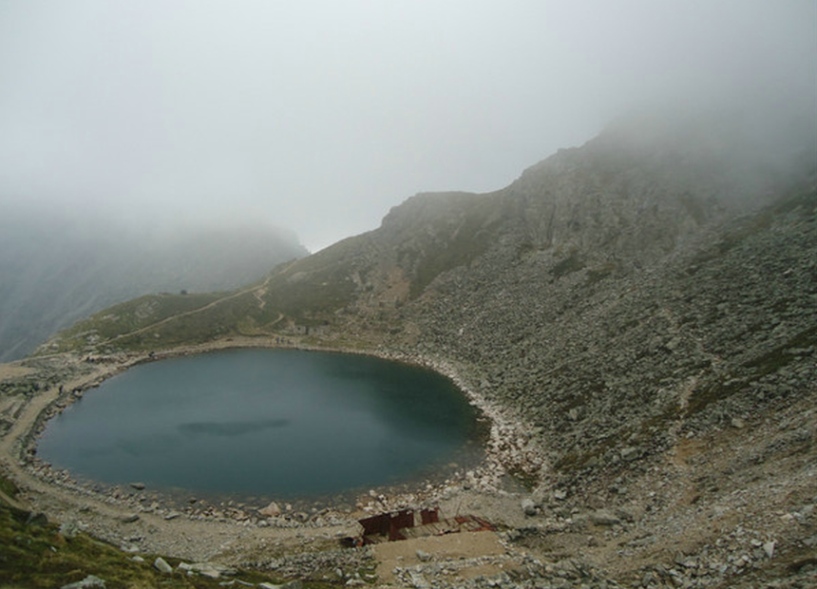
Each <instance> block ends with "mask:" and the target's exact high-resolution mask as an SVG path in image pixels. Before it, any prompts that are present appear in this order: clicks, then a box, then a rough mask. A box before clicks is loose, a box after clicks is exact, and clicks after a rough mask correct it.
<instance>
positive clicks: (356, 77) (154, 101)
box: [0, 0, 817, 251]
mask: <svg viewBox="0 0 817 589" xmlns="http://www.w3.org/2000/svg"><path fill="white" fill-rule="evenodd" d="M747 103H751V104H757V105H761V108H763V107H768V108H769V109H770V110H769V112H770V113H776V114H782V113H785V114H786V115H793V116H795V115H798V114H802V115H806V116H809V117H813V116H814V114H815V111H817V3H814V2H811V1H808V0H788V1H782V2H776V3H767V2H746V1H735V0H720V1H715V2H684V3H669V2H645V1H635V0H631V1H626V2H617V3H609V2H601V1H592V2H580V3H566V2H544V1H542V2H539V1H528V2H523V1H512V2H501V3H500V2H459V1H457V2H454V1H452V2H443V3H435V4H431V3H418V2H389V3H381V2H368V1H363V0H358V1H354V2H345V3H336V2H327V1H320V2H318V1H314V2H297V3H295V2H261V1H246V2H240V3H229V4H228V3H222V2H192V1H187V0H185V1H171V2H140V3H110V2H101V1H75V2H70V3H59V4H57V3H48V2H41V1H25V2H23V1H8V0H6V1H2V2H0V129H2V133H0V214H3V211H8V210H11V209H15V208H18V209H19V208H21V207H23V208H31V207H39V208H40V209H42V210H47V211H50V212H51V214H53V215H57V216H59V215H66V216H69V217H70V216H73V217H75V218H86V220H87V222H88V224H89V226H90V227H91V228H93V227H94V226H99V227H102V226H104V225H105V224H106V223H107V222H108V221H109V220H113V219H115V220H116V221H115V223H118V224H124V225H128V224H133V225H134V226H139V225H140V224H141V225H144V224H146V223H160V224H167V225H169V226H172V225H174V224H176V223H188V224H190V223H192V224H199V223H204V224H210V225H219V224H225V223H230V224H233V225H234V224H238V223H248V222H252V223H254V224H267V225H273V226H276V227H281V228H285V229H289V230H291V231H294V232H295V233H296V234H297V235H298V237H299V238H300V240H301V242H302V243H303V244H304V245H305V246H306V247H307V248H308V249H310V250H311V251H316V250H318V249H321V248H323V247H325V246H327V245H330V244H332V243H334V242H336V241H338V240H339V239H342V238H344V237H348V236H350V235H354V234H357V233H361V232H363V231H367V230H369V229H373V228H375V227H377V226H378V225H379V222H380V219H381V218H382V217H383V216H384V215H385V214H386V213H387V212H388V210H389V209H390V208H391V207H392V206H394V205H397V204H399V203H400V202H402V201H403V200H405V199H406V198H408V197H410V196H411V195H413V194H415V193H417V192H424V191H438V190H466V191H472V192H488V191H491V190H496V189H499V188H502V187H504V186H506V185H507V184H509V183H510V182H511V181H513V180H514V179H515V178H516V177H518V175H519V174H520V173H521V172H522V170H523V169H524V168H525V167H527V166H530V165H532V164H534V163H536V162H537V161H540V160H542V159H544V158H545V157H547V156H548V155H550V154H552V153H553V152H555V151H556V150H557V149H559V148H562V147H571V146H577V145H581V144H582V143H584V142H585V141H587V140H589V139H591V138H592V137H593V136H594V135H596V134H597V133H598V132H599V131H600V130H601V129H602V128H604V127H605V126H606V125H607V124H608V123H610V122H611V121H612V120H614V119H616V118H617V117H619V116H621V115H625V114H627V113H633V112H638V111H640V110H643V109H651V108H669V109H672V108H684V109H690V108H693V109H694V108H706V107H709V106H712V105H715V106H718V107H720V108H724V107H725V106H726V105H731V104H736V105H745V104H747ZM759 112H762V110H761V111H759Z"/></svg>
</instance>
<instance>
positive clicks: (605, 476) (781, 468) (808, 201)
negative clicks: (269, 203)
mask: <svg viewBox="0 0 817 589" xmlns="http://www.w3.org/2000/svg"><path fill="white" fill-rule="evenodd" d="M682 130H683V133H681V135H680V138H679V137H678V136H673V138H672V139H671V140H670V141H668V143H667V144H666V145H663V144H661V146H659V144H657V143H656V142H657V141H658V142H659V143H660V141H659V140H660V137H661V136H662V133H661V132H659V130H656V129H654V128H650V129H649V131H650V132H649V133H648V134H647V136H646V137H644V138H643V139H642V135H640V134H639V130H636V131H633V132H632V133H634V138H633V137H629V136H626V133H625V137H624V139H622V137H621V134H622V133H623V131H621V130H620V128H615V129H614V130H613V132H606V133H602V135H600V136H599V137H597V138H596V139H593V140H591V141H589V142H588V143H586V144H585V145H584V146H582V147H580V148H572V149H568V150H561V151H560V152H557V153H556V154H554V155H553V156H551V157H550V158H548V159H546V160H544V161H543V162H540V163H538V164H536V165H534V166H532V167H530V168H528V169H527V170H525V171H524V172H523V173H522V174H521V176H520V177H519V178H518V179H517V180H516V181H514V182H513V183H511V184H510V185H509V186H508V187H506V188H504V189H502V190H499V191H495V192H492V193H487V194H481V195H480V194H469V193H462V192H451V193H422V194H419V195H416V196H414V197H411V198H409V199H408V200H406V201H405V202H404V203H402V204H401V205H398V206H397V207H394V208H393V209H392V210H391V211H389V213H388V214H387V215H386V216H385V217H384V219H383V222H382V224H381V226H380V227H379V228H377V229H374V230H372V231H370V232H368V233H364V234H361V235H358V236H354V237H350V238H348V239H346V240H343V241H341V242H339V243H337V244H335V245H333V246H330V247H329V248H326V249H324V250H322V251H321V252H318V253H316V254H314V255H312V256H309V257H307V258H304V259H301V260H295V261H293V262H290V263H285V264H281V265H279V266H278V267H277V268H276V269H274V270H273V271H272V272H271V273H270V274H269V275H268V276H267V277H266V278H265V279H264V280H263V281H260V282H258V283H256V284H255V285H251V286H249V287H246V288H245V289H243V290H239V291H233V292H231V293H224V294H222V295H210V296H209V298H208V296H207V295H203V298H201V299H200V300H192V299H189V298H188V299H184V297H180V296H178V295H166V296H164V297H146V298H144V299H140V300H139V301H138V302H131V303H123V304H122V305H121V306H119V307H117V308H114V309H111V310H108V311H106V312H103V313H100V314H98V315H96V316H94V317H92V318H90V319H89V320H87V321H85V322H81V323H79V324H78V325H77V326H75V328H72V330H70V331H68V332H63V333H62V334H59V335H58V336H57V337H55V338H54V339H52V340H51V341H50V342H49V343H48V345H47V346H44V347H43V348H42V349H41V351H42V352H43V353H54V352H61V351H71V352H74V353H78V354H81V355H88V354H91V355H102V356H105V355H110V356H111V357H115V356H116V354H118V353H120V352H123V351H129V350H131V351H132V350H137V351H140V352H141V353H146V352H147V351H150V350H154V349H157V350H161V349H164V348H172V347H173V346H177V345H182V344H190V343H204V342H214V341H216V342H225V341H229V340H230V338H239V337H240V338H242V341H245V342H246V341H248V340H249V341H252V338H254V337H255V338H259V339H263V340H264V341H275V340H276V338H277V339H279V340H281V339H283V340H286V341H291V342H294V345H300V346H307V347H309V346H315V347H320V348H327V349H355V350H359V351H363V352H377V353H381V354H386V355H394V356H396V357H399V358H403V359H409V360H414V361H418V362H419V361H425V362H431V363H437V364H439V365H447V366H451V367H453V368H454V371H455V372H456V373H457V374H458V375H460V376H461V377H462V381H461V384H462V385H463V386H464V387H466V388H467V389H469V390H473V391H476V392H477V393H478V394H479V395H480V396H481V397H482V398H484V399H485V400H486V402H488V403H490V404H491V405H492V406H497V407H501V408H503V410H504V411H505V412H506V413H507V415H509V416H512V419H513V421H514V422H515V423H517V424H518V429H517V430H516V434H514V435H518V436H519V437H518V439H516V438H514V439H509V440H506V442H507V444H509V446H510V447H511V448H512V451H510V452H509V453H508V454H506V462H505V463H504V465H503V467H502V468H503V469H504V472H506V473H508V474H510V475H512V476H514V477H516V478H517V479H518V480H519V481H522V482H523V483H524V484H527V485H529V488H528V491H527V494H528V497H529V501H530V503H526V504H525V505H526V507H525V513H526V514H528V515H527V516H526V517H530V518H532V519H530V520H529V521H530V526H532V527H531V529H528V528H527V527H524V528H519V529H518V530H517V532H518V533H517V534H516V535H513V534H512V536H513V538H512V539H511V540H510V541H511V542H512V543H513V544H514V545H516V546H525V547H527V548H529V549H531V550H533V551H534V553H535V554H538V555H540V556H541V557H542V558H551V557H554V548H553V545H552V544H553V540H549V537H550V536H549V535H550V534H560V535H559V541H560V542H563V543H564V545H565V546H567V547H569V549H568V555H570V554H572V555H573V556H575V555H576V554H579V553H581V554H585V553H588V554H589V555H590V556H588V558H589V559H591V560H592V562H593V566H595V567H600V569H601V570H604V571H607V573H605V574H606V575H608V576H607V577H605V578H608V579H609V578H612V577H615V578H616V579H618V580H619V581H622V582H625V583H626V584H627V586H632V585H633V584H638V583H641V585H642V586H644V587H652V586H656V587H661V586H670V585H672V586H675V585H676V583H675V581H673V580H672V579H679V580H680V582H681V584H682V586H683V584H684V583H686V584H687V585H689V586H696V585H695V584H697V585H698V586H707V587H708V586H713V587H722V586H745V587H751V586H756V584H757V583H761V582H767V581H771V580H775V579H792V581H791V583H792V584H790V585H786V584H783V585H781V586H791V587H795V586H797V584H796V583H798V582H800V580H804V579H806V578H807V577H808V575H809V574H811V572H810V571H813V565H810V564H808V563H809V562H811V561H809V560H808V559H809V556H808V555H809V554H810V551H811V550H813V546H814V542H815V540H814V538H815V537H817V520H815V517H814V504H813V498H814V497H815V496H817V482H815V481H817V478H815V477H814V474H815V471H814V468H815V467H814V465H815V464H817V413H815V412H814V410H813V407H814V403H815V401H817V398H815V395H817V389H815V387H814V383H815V382H817V364H815V362H814V359H815V357H817V330H816V329H815V327H814V326H815V325H817V258H815V255H814V252H815V251H817V157H815V152H814V150H813V145H812V144H811V143H809V144H808V145H807V146H806V148H805V149H801V147H802V146H800V147H798V146H796V145H794V144H792V145H790V146H788V148H787V149H785V150H784V151H785V152H786V153H791V154H797V155H796V157H795V158H794V160H786V161H785V162H781V161H780V157H779V154H778V153H772V154H770V159H769V161H767V162H765V163H764V162H762V161H759V160H758V158H757V154H758V153H762V149H761V148H760V147H759V146H751V145H744V146H742V151H743V152H745V153H748V154H750V157H748V159H746V158H743V153H741V154H736V153H734V152H733V151H730V147H731V146H733V145H734V140H732V139H729V140H728V141H721V140H720V139H718V134H720V133H722V132H723V129H722V128H720V127H718V128H717V129H714V130H713V129H709V128H707V126H706V125H703V127H697V128H691V127H689V126H682ZM712 133H714V134H715V137H714V138H712ZM744 136H745V135H742V134H740V133H737V137H738V138H742V137H744ZM765 139H766V138H764V145H765V144H768V142H766V141H765ZM622 142H623V144H622ZM702 142H703V144H704V147H703V148H702V149H701V150H698V149H697V148H696V146H698V145H700V144H701V143H702ZM619 148H620V149H619ZM724 149H725V151H724ZM804 153H805V154H806V155H805V156H803V154H804ZM761 160H762V158H761ZM182 303H183V304H184V305H187V307H186V308H185V310H184V311H183V312H181V313H180V312H179V309H178V306H179V305H181V304H182ZM174 306H176V307H177V308H176V309H174ZM174 313H175V314H174ZM177 318H178V319H177ZM472 478H473V480H471V479H469V478H468V476H467V475H466V480H465V483H464V485H466V486H467V487H468V489H471V488H476V489H477V490H479V489H481V487H480V485H481V483H480V481H479V477H477V476H474V477H472ZM485 492H486V493H489V492H490V489H487V488H486V489H485ZM587 513H590V515H589V516H588V515H587ZM600 513H601V514H602V515H599V514H600ZM582 514H584V516H583V517H584V519H582V518H581V517H580V515H582ZM779 514H788V515H790V516H791V518H789V519H792V518H793V519H797V518H799V519H798V521H800V522H801V524H799V525H798V526H790V525H788V524H787V523H786V522H787V521H789V520H788V519H781V517H780V516H779ZM795 514H797V515H795ZM809 514H811V515H809ZM574 516H575V517H574ZM588 518H589V519H588ZM593 518H596V519H593ZM599 522H606V523H599ZM530 526H529V527H530ZM588 536H590V537H591V538H592V542H593V543H595V544H593V543H590V544H588V542H589V540H588ZM772 540H773V541H774V542H775V546H778V548H777V549H776V550H777V553H776V554H778V556H777V557H776V558H775V559H772V557H771V556H768V557H767V556H764V554H767V555H768V551H766V552H764V551H763V550H759V549H758V548H759V547H762V546H764V545H765V544H767V543H768V542H770V541H772ZM757 542H760V544H756V543H757ZM596 545H598V546H600V548H599V550H595V549H594V548H593V546H596ZM773 550H775V549H773ZM571 551H572V552H571ZM739 553H740V554H743V553H745V554H750V555H751V556H747V557H746V560H744V559H743V557H742V556H741V557H740V558H738V555H739ZM679 555H680V556H679ZM631 557H632V558H631ZM679 563H680V564H679ZM787 567H788V568H787ZM809 567H812V568H809ZM580 576H581V575H580ZM644 579H646V580H644ZM441 582H442V581H441ZM441 586H444V585H441Z"/></svg>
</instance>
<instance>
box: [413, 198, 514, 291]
mask: <svg viewBox="0 0 817 589" xmlns="http://www.w3.org/2000/svg"><path fill="white" fill-rule="evenodd" d="M493 206H494V203H493V201H492V200H490V199H479V198H478V197H472V198H471V199H469V202H468V208H466V209H465V210H464V211H463V212H462V213H461V219H460V222H459V223H458V224H457V225H456V227H454V228H453V231H452V232H451V234H450V235H448V236H446V238H444V239H442V240H436V242H435V243H432V244H430V245H429V246H428V247H427V249H426V251H424V252H422V255H421V254H419V253H417V252H409V251H407V250H406V251H404V252H403V255H404V256H406V259H407V260H409V261H410V262H413V261H414V260H416V267H415V274H414V279H413V281H412V283H411V287H410V289H409V297H410V298H412V299H415V298H417V297H418V296H420V294H422V292H423V291H424V290H425V288H426V287H427V286H428V285H429V284H431V282H432V281H433V280H434V279H435V278H437V276H439V275H440V274H442V273H443V272H446V271H448V270H452V269H454V268H457V267H458V266H463V265H465V264H469V263H471V262H472V261H473V260H475V259H476V258H478V257H479V256H481V255H482V254H484V253H485V251H486V250H487V249H488V247H489V246H490V245H491V244H492V242H493V240H494V235H495V230H496V228H497V226H498V224H499V219H498V218H495V219H493V220H490V219H492V216H491V214H490V212H491V211H490V209H491V207H493ZM485 219H489V221H488V222H486V221H485Z"/></svg>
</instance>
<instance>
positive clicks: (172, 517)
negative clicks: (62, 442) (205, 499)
mask: <svg viewBox="0 0 817 589" xmlns="http://www.w3.org/2000/svg"><path fill="white" fill-rule="evenodd" d="M243 348H280V349H299V350H306V351H321V352H338V353H352V354H363V355H369V356H375V357H380V358H383V359H389V360H396V361H401V362H405V363H407V364H412V365H415V366H421V367H424V368H431V369H433V370H435V371H436V372H438V373H440V374H443V375H444V376H446V377H448V378H450V379H451V380H452V381H454V383H455V384H456V385H457V386H458V388H459V389H460V390H461V391H462V392H463V394H465V395H466V396H467V398H468V399H469V401H470V402H471V403H472V404H473V405H475V406H476V407H478V408H479V409H480V410H481V412H482V413H483V414H484V415H485V416H486V417H487V418H488V419H490V433H489V438H488V440H487V443H486V446H485V452H486V455H485V458H484V459H483V461H482V463H481V464H480V465H479V466H477V467H476V468H474V469H471V470H468V471H466V472H459V473H455V475H454V476H451V477H449V478H447V479H446V480H444V481H442V482H440V483H436V484H428V485H426V486H425V487H423V488H414V489H409V490H404V491H402V492H397V491H396V490H394V489H388V488H384V489H370V490H369V491H368V492H366V493H363V494H361V495H360V496H358V497H357V498H356V501H355V503H354V506H353V507H352V508H351V509H344V510H340V511H338V510H333V509H331V507H327V508H325V509H322V510H317V511H316V512H311V513H307V512H303V511H297V510H296V509H295V508H294V507H293V509H292V510H291V511H289V512H287V511H286V509H285V507H286V504H284V505H283V506H282V507H284V509H282V513H281V515H280V516H277V517H269V518H267V517H260V516H259V513H258V510H259V509H261V508H262V507H263V505H255V506H235V505H228V504H225V505H204V504H202V505H199V506H197V507H196V509H195V510H193V511H192V513H184V512H182V511H180V510H179V509H176V505H173V504H165V503H163V502H164V501H165V498H164V497H161V496H157V495H152V494H151V493H150V491H149V490H148V492H147V493H146V492H145V491H138V490H136V489H123V488H118V489H108V490H105V489H101V490H102V491H103V492H102V493H99V492H98V491H95V490H94V489H93V486H91V488H89V486H88V485H86V484H79V483H77V482H76V481H74V480H73V479H72V478H71V476H70V474H69V473H66V472H54V471H53V470H52V469H51V468H50V467H48V466H47V465H44V464H42V463H40V462H39V461H38V459H37V458H36V450H35V448H36V443H37V440H38V435H39V433H40V432H41V431H42V429H43V428H44V427H45V424H46V423H47V421H48V419H50V418H52V417H53V416H55V415H56V414H57V413H58V412H60V411H62V410H64V409H65V407H67V406H68V405H70V404H71V403H73V402H75V401H76V400H78V399H79V398H81V396H82V394H84V392H85V391H87V390H88V389H90V388H94V387H96V386H98V385H99V384H101V383H102V382H104V381H105V380H107V379H108V378H111V377H112V376H115V375H116V374H120V373H121V372H123V371H125V370H128V369H129V368H131V367H133V366H136V365H139V364H142V363H145V362H152V361H158V360H161V359H165V358H172V357H179V356H188V355H195V354H203V353H207V352H212V351H219V350H226V349H243ZM62 358H63V360H62V361H63V362H66V363H67V364H72V365H73V366H74V368H76V367H77V366H80V367H81V368H83V369H85V370H86V373H85V374H84V375H83V376H81V377H79V378H78V379H75V380H73V381H68V382H62V383H60V384H59V385H55V386H54V387H52V388H51V389H49V391H46V393H41V395H39V396H38V398H40V397H42V395H43V394H45V395H46V397H48V398H44V400H45V401H46V402H45V403H43V402H42V401H41V402H40V404H41V405H42V406H41V407H39V408H38V410H37V411H36V413H37V414H36V415H35V416H34V417H33V419H32V418H31V417H30V416H29V421H30V423H29V424H28V427H27V428H25V427H24V426H25V424H22V426H23V429H25V431H23V432H20V431H19V430H18V433H17V434H16V436H14V437H13V439H11V440H5V442H8V443H7V444H5V445H4V447H5V448H6V452H3V453H2V454H4V455H3V456H2V458H3V460H4V461H5V462H9V461H14V462H15V463H17V465H16V466H17V468H12V469H11V470H12V472H11V475H12V478H14V479H22V480H20V481H18V482H19V483H21V487H22V488H24V489H25V488H29V489H31V488H32V487H35V489H34V490H35V494H37V495H39V496H40V497H43V496H48V495H55V496H57V497H56V498H57V499H58V500H59V501H58V503H59V504H60V505H61V506H60V507H59V508H58V509H57V510H56V511H57V516H58V517H60V515H61V514H62V515H63V516H64V515H65V514H70V513H74V514H76V513H86V514H87V513H88V510H89V509H90V510H96V511H98V512H100V513H104V512H106V511H109V510H110V509H113V511H114V513H115V514H116V515H114V516H112V517H113V518H114V520H116V523H115V524H112V522H110V521H108V523H106V524H102V525H99V526H97V527H96V530H95V535H97V536H98V537H101V538H103V539H108V540H109V541H113V542H114V543H116V540H117V539H120V540H121V538H122V536H119V534H118V533H117V532H116V531H115V530H116V528H117V527H119V521H120V520H122V518H125V519H128V518H130V519H132V517H133V514H138V515H139V517H141V518H150V519H151V520H152V521H154V522H157V523H154V524H153V525H154V527H156V526H157V525H158V526H159V527H160V528H165V527H167V528H169V529H168V530H166V532H167V534H168V536H169V537H170V542H171V544H173V540H172V538H175V537H176V536H177V535H178V534H177V531H178V529H179V526H180V525H181V527H184V524H180V523H179V522H180V520H184V521H185V522H187V523H190V524H193V523H198V522H203V523H205V525H210V524H218V525H227V526H235V525H238V526H241V527H248V526H249V527H250V528H253V529H257V530H264V531H266V530H273V529H277V530H286V529H309V530H319V529H320V530H322V529H325V527H326V526H329V527H330V528H333V529H334V528H338V527H341V528H342V527H347V528H348V526H350V525H355V522H356V519H357V518H359V517H360V516H361V515H365V514H371V513H380V512H386V511H391V510H395V509H398V508H404V507H417V506H425V505H434V504H439V503H441V502H443V501H446V500H449V499H451V497H453V496H456V495H457V494H458V493H461V492H468V493H477V494H488V495H497V494H499V495H500V496H501V495H503V494H507V491H506V490H504V488H503V487H504V486H505V485H506V483H507V481H506V478H507V474H508V469H507V468H506V465H507V464H511V465H513V464H519V463H520V462H523V461H524V460H528V461H529V462H528V463H527V466H528V468H529V469H530V468H531V467H532V468H541V461H540V460H539V457H540V456H541V455H542V454H541V453H538V452H531V449H530V447H528V446H527V445H526V444H527V441H526V436H525V433H524V431H523V429H524V428H523V427H521V426H518V425H514V424H513V423H512V421H511V419H510V418H509V417H508V416H507V415H506V414H505V413H504V412H503V411H502V410H501V409H500V408H498V407H497V406H495V405H493V404H491V403H489V402H488V401H486V400H485V399H484V398H482V397H481V396H480V395H478V394H477V393H476V392H475V391H474V389H473V387H471V386H469V383H468V380H467V378H465V377H463V376H462V374H460V372H459V371H458V370H457V369H456V368H455V367H454V366H452V365H450V364H445V363H444V362H441V361H438V360H431V359H428V358H423V357H421V356H417V355H411V354H406V353H403V352H399V351H393V350H386V349H376V350H359V349H344V348H336V347H323V346H313V345H302V344H301V343H300V342H298V343H295V344H293V345H283V346H282V345H280V344H279V343H276V341H275V338H236V337H232V338H224V339H222V340H218V341H214V342H208V343H205V344H199V345H186V346H177V347H174V348H169V349H166V350H158V351H155V352H149V353H148V352H146V353H128V354H116V355H112V356H85V357H82V358H80V357H76V356H62ZM42 360H44V359H38V358H37V357H33V358H30V359H28V360H27V361H26V362H25V363H28V364H32V365H34V364H36V363H37V362H38V361H42ZM70 372H71V371H70V370H66V373H70ZM60 387H61V388H60ZM16 441H22V442H24V444H23V445H21V446H19V449H18V451H16V452H15V451H13V450H12V448H11V446H12V445H13V444H14V443H15V442H16ZM531 457H533V460H530V459H531ZM15 471H16V472H15ZM32 483H34V484H33V485H32ZM145 497H149V500H148V501H146V500H145ZM50 502H51V501H50V500H48V501H44V502H43V501H38V503H50ZM89 503H91V504H92V506H91V507H89ZM69 517H70V516H69ZM74 517H76V515H75V516H74ZM86 518H87V516H86ZM60 519H64V517H61V518H60ZM106 519H108V520H110V519H111V516H110V515H108V516H106ZM207 522H209V523H207ZM174 529H175V530H177V531H176V532H174V531H173V530H174ZM112 530H113V532H112ZM111 534H113V535H111ZM120 543H121V542H120ZM168 553H172V551H170V552H168ZM182 556H184V555H182ZM198 556H200V555H198Z"/></svg>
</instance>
